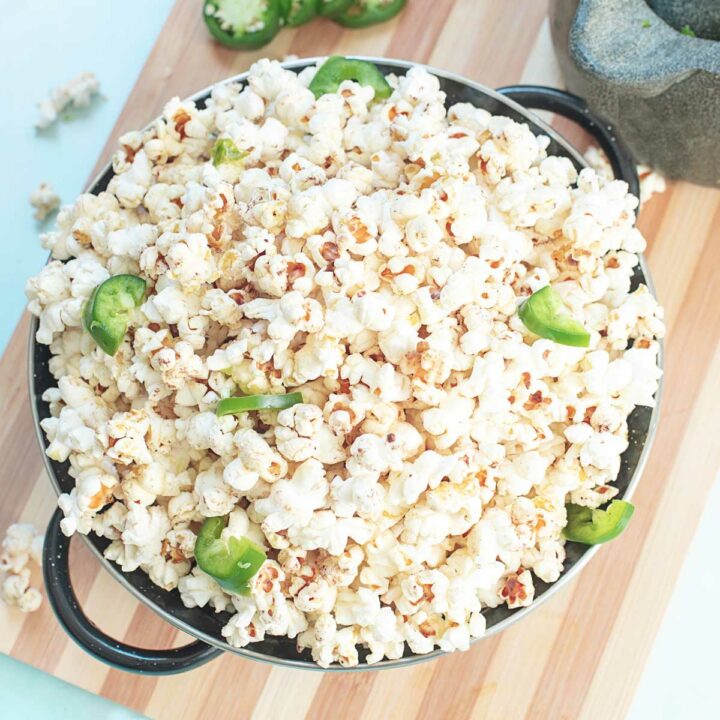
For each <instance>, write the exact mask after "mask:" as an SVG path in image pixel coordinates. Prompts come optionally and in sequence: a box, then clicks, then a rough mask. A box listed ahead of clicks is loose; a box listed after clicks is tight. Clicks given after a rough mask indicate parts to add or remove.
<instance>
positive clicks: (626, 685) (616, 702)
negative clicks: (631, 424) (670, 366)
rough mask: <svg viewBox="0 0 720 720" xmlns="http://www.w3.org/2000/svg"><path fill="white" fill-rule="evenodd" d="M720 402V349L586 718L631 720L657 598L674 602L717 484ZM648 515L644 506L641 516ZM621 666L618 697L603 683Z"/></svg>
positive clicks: (656, 617) (658, 616) (656, 618)
mask: <svg viewBox="0 0 720 720" xmlns="http://www.w3.org/2000/svg"><path fill="white" fill-rule="evenodd" d="M719 397H720V345H716V348H715V356H714V358H713V361H712V362H711V363H710V365H709V366H708V369H707V372H706V374H705V383H704V384H703V386H702V387H701V388H700V391H699V393H698V398H699V402H698V404H697V405H696V406H695V408H694V409H693V412H692V414H691V415H690V417H688V418H687V421H686V422H683V423H682V426H680V427H678V428H677V429H678V430H679V431H680V430H681V428H682V427H684V428H685V432H684V434H683V437H682V441H681V443H680V444H679V448H678V453H677V456H676V458H675V462H674V464H673V466H672V468H668V482H667V484H666V485H665V487H664V488H663V489H662V498H661V500H660V505H659V508H658V509H657V511H656V513H655V515H654V517H653V518H652V522H651V525H650V528H649V530H648V533H647V536H646V538H645V544H646V546H648V547H652V554H651V555H650V554H649V553H646V554H645V556H644V557H643V558H642V560H641V562H639V563H638V565H637V567H636V570H635V572H634V573H633V576H632V579H631V581H630V584H629V586H628V588H627V592H626V595H625V598H624V601H623V604H622V606H621V609H620V612H619V613H618V616H617V620H616V626H617V627H618V628H619V629H620V631H619V632H616V633H613V634H611V635H610V637H609V638H608V640H607V644H606V645H605V648H604V652H603V655H602V658H601V661H600V662H599V663H598V667H597V671H596V676H595V681H594V682H593V683H592V684H591V685H590V687H589V688H588V692H587V696H586V698H585V700H584V706H583V716H582V717H584V718H587V720H591V719H592V718H594V717H599V713H600V712H601V711H603V712H605V713H607V716H608V717H625V715H626V713H627V711H628V710H629V707H630V703H631V702H632V698H633V695H634V690H635V687H636V686H637V683H638V681H639V679H640V675H641V672H642V667H643V664H644V662H645V659H646V658H647V656H648V654H649V652H650V649H651V647H652V644H653V641H654V639H655V635H656V633H657V629H658V627H659V625H660V622H661V620H662V617H663V615H664V612H665V607H666V603H659V602H657V596H658V594H660V595H662V596H664V597H665V598H666V600H669V598H670V595H671V593H672V590H673V584H674V579H675V578H676V577H677V574H678V573H679V572H680V568H681V567H682V563H683V560H684V557H685V549H686V548H687V546H688V545H689V543H690V541H691V540H692V537H693V535H694V533H695V529H696V527H697V523H698V521H699V519H700V516H701V514H702V512H703V509H704V503H705V499H706V498H707V496H708V494H709V492H710V488H711V487H712V484H713V482H714V481H715V477H716V472H717V467H718V464H719V463H720V443H718V442H716V441H715V442H710V443H708V439H709V437H713V439H715V440H716V439H717V434H714V435H713V436H709V435H708V428H707V418H708V417H709V416H710V417H711V416H712V415H713V414H714V413H715V407H716V405H717V399H718V398H719ZM715 429H716V430H717V424H716V427H715ZM647 479H648V480H651V479H654V478H647ZM642 510H643V508H642V507H639V511H640V512H642ZM698 642H702V638H698ZM629 648H631V649H632V653H633V656H634V662H632V663H630V664H628V663H626V662H625V655H626V654H627V653H628V650H629ZM678 660H679V661H680V662H681V661H682V660H681V659H678ZM618 664H624V665H625V666H626V668H627V671H626V673H623V675H622V676H621V677H616V682H614V684H613V692H608V687H607V682H606V681H605V682H604V681H603V678H606V677H608V676H610V675H613V674H615V673H613V668H615V667H617V665H618Z"/></svg>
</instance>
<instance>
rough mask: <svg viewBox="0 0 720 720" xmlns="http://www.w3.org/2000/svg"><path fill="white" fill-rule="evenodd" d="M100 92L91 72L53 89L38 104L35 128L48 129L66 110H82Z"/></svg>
mask: <svg viewBox="0 0 720 720" xmlns="http://www.w3.org/2000/svg"><path fill="white" fill-rule="evenodd" d="M99 92H100V83H99V82H98V79H97V78H96V77H95V75H94V74H93V73H91V72H82V73H80V74H79V75H77V76H76V77H74V78H73V79H72V80H70V82H68V83H66V84H65V85H60V86H59V87H56V88H54V89H53V90H52V91H51V93H50V96H49V97H48V98H47V99H45V100H43V101H42V102H40V103H38V107H39V108H40V117H39V118H38V120H37V121H36V123H35V127H36V128H38V129H39V130H44V129H45V128H48V127H50V126H51V125H52V124H53V123H54V122H55V121H56V120H57V118H58V117H59V116H60V114H61V113H62V112H63V111H64V110H66V109H67V108H84V107H88V105H90V101H91V100H92V98H93V96H94V95H97V94H98V93H99Z"/></svg>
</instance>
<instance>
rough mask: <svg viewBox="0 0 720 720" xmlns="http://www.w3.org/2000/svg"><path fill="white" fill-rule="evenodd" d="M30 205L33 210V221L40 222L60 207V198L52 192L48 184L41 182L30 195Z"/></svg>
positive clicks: (51, 187)
mask: <svg viewBox="0 0 720 720" xmlns="http://www.w3.org/2000/svg"><path fill="white" fill-rule="evenodd" d="M30 204H31V205H32V206H33V207H34V208H35V214H34V217H35V219H36V220H40V221H41V222H42V221H43V220H45V218H46V217H47V216H48V215H50V214H52V213H53V212H55V210H57V209H58V207H60V196H59V195H58V194H57V193H56V192H55V190H53V186H52V185H51V184H50V183H47V182H41V183H40V185H38V187H37V188H36V189H35V190H33V191H32V192H31V193H30Z"/></svg>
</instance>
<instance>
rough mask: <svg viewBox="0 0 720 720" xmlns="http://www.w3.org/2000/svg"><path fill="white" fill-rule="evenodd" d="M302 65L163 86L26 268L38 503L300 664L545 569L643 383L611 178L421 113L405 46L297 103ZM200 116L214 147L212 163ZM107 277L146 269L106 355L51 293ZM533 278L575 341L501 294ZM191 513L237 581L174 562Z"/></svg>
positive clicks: (443, 616)
mask: <svg viewBox="0 0 720 720" xmlns="http://www.w3.org/2000/svg"><path fill="white" fill-rule="evenodd" d="M314 72H315V68H308V69H306V70H304V71H303V72H301V73H300V74H299V75H296V74H295V73H294V72H291V71H288V70H285V69H284V68H282V67H281V66H280V65H279V64H278V63H276V62H273V61H270V60H260V61H258V62H257V63H255V64H254V65H253V66H252V68H251V70H250V74H249V79H248V82H247V83H245V84H244V85H243V84H241V83H237V82H232V83H227V84H224V85H222V86H218V87H217V88H215V89H214V90H213V91H212V94H211V97H210V98H209V99H208V101H207V102H206V104H205V106H204V107H203V108H201V109H199V108H198V107H196V106H195V105H194V104H193V103H192V102H186V101H181V100H179V99H177V98H174V99H172V100H171V101H170V102H169V103H168V104H167V105H166V106H165V108H164V111H163V116H162V117H161V118H160V119H159V120H157V121H156V122H155V123H154V124H153V125H152V126H151V127H150V128H149V129H148V130H146V131H143V132H130V133H126V134H125V135H123V136H122V137H121V138H120V147H119V149H118V151H117V152H116V154H115V155H114V157H113V170H114V172H115V175H114V177H113V178H112V179H111V180H110V182H109V184H108V189H107V191H105V192H102V193H99V194H98V195H97V196H95V195H88V194H86V195H81V196H80V198H78V200H77V201H76V202H75V203H74V205H72V206H70V207H67V208H64V209H62V210H61V211H60V212H59V213H58V216H57V227H56V228H55V229H54V230H53V231H51V232H49V233H46V234H44V235H43V238H42V242H43V245H44V246H45V247H47V248H48V249H49V250H50V251H51V253H52V258H53V259H52V260H51V261H50V262H49V263H48V264H47V265H46V266H45V268H44V269H43V270H42V271H41V272H40V273H39V274H38V275H37V276H36V277H35V278H32V279H31V280H29V281H28V284H27V289H26V291H27V295H28V300H29V309H30V311H31V312H33V313H34V314H35V315H36V316H37V317H38V319H39V322H38V331H37V340H38V342H40V343H44V344H46V345H48V346H49V349H50V353H51V356H52V358H51V360H50V369H51V372H52V373H53V375H54V377H56V378H57V379H58V380H57V387H55V388H48V389H47V390H46V391H45V393H44V394H43V400H44V401H45V402H47V403H48V407H49V411H50V412H49V416H48V417H46V418H45V419H44V420H43V421H42V427H43V429H44V431H45V433H46V436H47V440H48V446H47V454H48V455H49V456H50V457H51V458H52V459H54V460H56V461H59V462H64V461H68V462H69V466H70V470H69V472H70V476H71V477H72V478H74V487H72V488H70V490H69V492H67V493H65V494H63V495H61V497H60V498H59V501H58V504H59V506H60V508H61V509H62V511H63V515H64V517H63V520H62V523H61V528H62V531H63V532H64V533H66V534H68V535H70V534H72V533H74V532H80V533H89V532H95V533H97V534H99V535H101V536H103V537H105V538H107V539H108V540H109V541H110V544H109V545H108V547H107V549H106V551H105V555H106V557H107V558H108V559H110V560H112V561H113V562H116V563H118V564H119V566H120V567H121V568H122V569H123V570H125V571H128V572H130V571H134V570H136V569H140V570H141V571H143V572H145V573H146V574H147V575H148V576H149V578H150V580H151V581H152V582H153V583H155V584H156V585H158V587H161V588H163V589H165V590H168V591H174V590H175V589H177V591H178V592H179V593H180V598H181V600H182V602H183V604H184V605H185V606H187V607H189V608H193V607H210V608H213V609H214V610H215V611H216V612H228V613H229V619H228V620H227V622H226V623H225V625H224V627H223V630H222V633H223V636H224V637H225V638H226V640H227V642H228V643H229V644H231V645H233V646H235V647H245V646H248V645H251V644H252V643H255V642H259V641H262V640H263V639H265V638H269V637H272V636H285V637H289V638H295V637H297V644H298V647H299V648H301V649H302V648H308V649H309V651H310V654H311V655H312V657H313V659H314V660H315V661H316V662H317V663H319V664H320V665H322V666H324V667H325V666H328V665H332V664H333V663H339V664H341V665H343V666H352V665H356V664H358V663H359V662H360V657H363V658H364V661H366V662H368V663H374V662H379V661H381V660H382V659H383V658H390V659H394V658H398V657H402V655H403V653H404V652H405V651H406V648H408V647H409V649H410V650H411V651H412V652H415V653H429V652H432V651H433V650H435V649H437V648H440V649H441V650H444V651H448V652H449V651H453V650H465V649H467V648H468V646H469V644H470V643H471V642H472V641H473V639H475V638H478V637H482V635H483V634H484V633H485V616H484V615H483V613H484V611H485V610H486V609H487V608H494V607H497V606H499V605H505V606H507V607H509V608H519V607H525V606H527V605H529V604H530V603H532V602H533V598H534V593H535V583H536V582H537V580H538V579H539V580H541V581H543V582H546V583H552V582H555V581H556V580H557V579H558V578H559V577H560V576H561V574H562V572H563V568H564V563H565V546H564V544H565V540H564V538H563V535H562V529H563V527H564V525H565V523H566V520H567V518H566V511H565V504H566V503H567V502H568V501H571V502H575V503H579V504H583V505H586V506H588V507H600V506H602V505H603V504H605V503H606V502H607V501H608V500H609V499H611V498H612V497H614V496H616V495H617V493H618V490H617V488H616V486H615V480H616V479H617V476H618V473H619V469H620V464H621V458H622V454H623V452H624V451H625V449H626V448H627V444H628V426H627V418H628V416H629V414H630V413H631V412H632V411H633V409H634V408H635V407H637V406H648V407H651V406H652V405H653V404H654V402H655V394H656V391H657V387H658V380H659V378H660V370H659V369H658V367H657V359H658V354H659V344H658V340H659V339H660V338H661V337H662V335H663V333H664V326H663V317H662V309H661V308H660V307H659V306H658V305H657V302H656V301H655V299H654V298H653V297H652V295H651V294H650V292H649V291H648V289H647V288H646V287H644V286H642V285H640V286H637V287H634V286H633V284H632V279H633V277H634V273H635V270H636V267H637V264H638V253H640V252H642V250H643V249H644V246H645V241H644V239H643V238H642V235H641V234H640V232H639V231H638V230H637V229H636V228H635V227H634V225H633V223H634V209H635V206H636V200H635V199H633V198H631V197H629V196H628V195H627V188H626V186H625V185H624V183H621V182H618V181H612V180H608V179H605V178H603V177H601V176H600V175H599V174H597V173H595V172H594V171H592V170H588V169H586V170H583V171H582V172H580V173H579V174H578V173H577V172H576V170H575V168H574V166H573V165H572V163H571V162H569V161H568V160H567V159H564V158H558V157H553V156H547V152H546V151H547V147H548V139H547V138H543V137H535V136H534V135H533V134H532V132H531V131H530V130H529V128H528V127H527V126H525V125H523V124H520V123H517V122H515V121H513V120H511V119H509V118H504V117H498V116H493V115H491V114H490V113H488V112H487V111H485V110H482V109H478V108H474V107H473V106H471V105H469V104H466V103H461V104H457V105H454V106H452V107H451V108H450V109H449V110H446V108H445V96H444V94H443V93H442V92H441V91H440V86H439V82H438V80H437V78H434V77H432V76H431V75H429V74H428V73H427V72H426V71H425V70H424V69H422V68H413V69H411V70H410V71H408V73H407V74H406V75H405V76H404V77H401V78H394V77H391V78H390V83H391V86H392V87H393V88H394V90H393V93H392V95H391V97H390V98H388V99H386V100H376V99H375V98H374V93H373V91H372V89H371V88H368V87H364V86H361V85H359V84H357V83H355V82H353V81H345V82H343V83H342V84H341V87H340V91H339V92H337V93H328V94H326V95H323V96H322V97H320V98H317V99H316V98H315V96H314V95H313V94H312V92H310V90H308V87H307V86H308V84H309V82H310V80H311V78H312V76H313V74H314ZM218 138H222V139H228V140H231V141H232V142H233V143H234V144H235V145H236V147H237V148H238V149H239V150H241V151H242V152H243V153H244V159H243V162H242V164H240V163H237V164H230V163H226V164H221V165H218V166H214V165H213V163H212V161H211V160H210V159H209V157H210V150H211V148H212V145H213V143H214V142H215V141H216V140H217V139H218ZM119 273H131V274H135V275H140V276H141V277H143V278H144V279H145V280H146V282H147V292H146V297H145V298H144V302H143V303H142V305H141V306H140V307H139V308H136V309H135V310H134V312H133V314H132V317H131V318H130V322H129V327H128V332H127V338H126V341H125V342H123V343H122V345H121V346H120V349H119V350H118V352H117V353H116V355H114V356H112V357H110V356H108V355H106V354H105V353H103V352H102V351H101V350H100V349H98V348H97V346H96V344H95V343H94V341H93V340H92V338H91V337H90V336H89V335H88V333H86V332H85V331H84V330H83V327H82V308H83V306H84V304H85V302H86V301H87V298H89V297H90V295H91V293H92V292H93V290H94V288H95V287H96V286H97V285H98V284H99V283H101V282H103V281H104V280H105V279H106V278H107V277H109V276H111V275H115V274H119ZM548 284H550V285H552V286H553V287H554V288H555V289H556V290H557V292H558V293H559V294H560V296H561V297H562V299H563V301H564V302H565V303H566V304H567V305H568V307H569V310H570V312H571V313H572V315H573V317H576V318H577V319H578V320H580V321H581V322H583V324H584V325H585V326H586V327H587V328H588V330H589V331H590V335H591V343H590V347H589V348H574V347H566V346H562V345H558V344H556V343H554V342H552V341H550V340H547V339H543V338H537V337H535V336H534V335H532V334H530V333H529V332H528V331H527V330H526V328H525V327H524V325H523V324H522V322H521V321H520V319H519V317H518V313H517V308H518V305H519V303H521V302H522V301H523V300H524V299H525V298H526V297H527V296H528V295H529V294H530V293H532V292H535V291H537V290H539V289H541V288H542V287H544V286H546V285H548ZM631 287H633V288H634V289H633V290H632V291H631ZM294 392H299V393H301V395H302V402H300V403H297V404H295V405H293V406H291V407H289V408H286V409H283V410H280V411H276V410H259V411H249V412H241V413H237V414H234V415H226V416H223V417H218V416H217V414H216V409H217V405H218V403H219V402H220V400H221V399H223V398H228V397H237V396H241V395H250V394H288V393H294ZM210 517H226V518H227V524H226V527H225V529H224V530H223V538H225V539H227V538H229V537H247V538H249V539H251V540H252V541H253V542H255V543H256V544H257V545H259V546H261V547H262V548H264V550H265V552H266V554H267V560H266V561H265V562H264V563H263V565H262V567H261V569H260V570H259V572H258V573H257V574H256V575H255V576H254V577H253V578H252V580H251V581H250V593H249V595H238V594H236V593H231V592H228V591H225V590H224V589H223V588H222V587H220V585H218V583H217V582H216V581H215V580H214V579H213V578H212V577H210V576H209V575H207V574H205V573H204V572H203V571H202V570H201V569H200V568H199V567H198V566H197V563H196V561H195V557H194V548H195V542H196V536H197V535H196V534H197V532H198V528H199V526H200V524H201V523H202V522H204V520H205V519H206V518H210ZM36 544H37V540H36V539H34V536H33V534H32V533H31V532H29V530H27V529H22V528H21V529H16V530H13V531H12V537H11V538H9V539H8V540H7V541H6V546H5V549H4V550H3V551H2V552H1V553H0V565H3V566H4V567H6V568H8V571H9V572H10V573H11V575H10V576H9V580H7V581H6V583H7V587H6V588H5V590H4V592H5V595H6V596H8V597H9V598H10V599H11V602H14V603H16V604H18V605H20V606H22V607H26V608H29V607H32V606H34V605H35V604H36V603H37V597H36V594H35V593H34V592H33V591H32V589H31V588H30V585H29V584H28V574H27V568H26V563H27V559H28V558H29V557H30V556H31V555H32V554H33V552H37V548H35V549H34V550H33V548H34V547H35V545H36Z"/></svg>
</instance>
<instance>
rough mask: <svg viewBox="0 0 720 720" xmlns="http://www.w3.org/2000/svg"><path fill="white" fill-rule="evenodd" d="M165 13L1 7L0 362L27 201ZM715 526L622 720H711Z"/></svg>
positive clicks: (28, 252)
mask: <svg viewBox="0 0 720 720" xmlns="http://www.w3.org/2000/svg"><path fill="white" fill-rule="evenodd" d="M184 1H185V2H194V1H195V0H184ZM172 4H173V0H0V87H1V88H2V104H1V107H2V109H3V112H2V119H1V120H0V133H1V134H2V148H3V151H2V168H3V171H2V173H0V223H1V225H0V227H2V229H3V232H2V238H1V239H0V350H2V349H3V348H4V347H5V345H6V343H7V340H8V339H9V338H10V335H11V333H12V331H13V329H14V327H15V324H16V322H17V320H18V318H19V317H20V314H21V312H22V309H23V307H24V304H25V300H24V295H23V288H24V284H25V280H26V278H27V277H28V276H30V275H31V274H33V273H35V272H37V271H38V270H39V269H40V267H41V266H42V264H43V262H44V261H45V257H46V254H47V253H46V251H45V250H43V249H42V248H41V247H40V245H39V242H38V240H37V234H38V231H39V230H41V229H42V228H41V227H40V226H39V224H38V223H37V222H36V221H35V220H34V219H33V217H32V209H31V208H30V206H29V204H28V197H29V195H30V193H31V192H32V190H33V189H35V187H36V186H37V185H38V184H39V183H40V182H41V181H43V180H46V181H49V182H51V183H52V184H53V185H54V186H55V189H56V190H57V192H58V193H59V194H60V196H61V198H62V200H63V201H64V202H65V203H68V202H71V201H72V199H73V198H74V197H75V196H76V195H77V194H78V193H79V192H80V191H81V189H82V188H83V186H84V184H85V182H86V181H87V179H88V176H89V173H90V171H91V169H92V167H93V165H94V163H95V161H96V159H97V157H98V155H99V153H100V150H101V149H102V147H103V145H104V144H105V142H106V140H107V137H108V135H109V133H110V130H111V129H112V127H113V125H114V122H115V119H116V118H117V116H118V113H119V112H120V110H121V108H122V107H123V105H124V103H125V100H126V98H127V95H128V93H129V91H130V89H131V88H132V86H133V84H134V83H135V80H136V78H137V75H138V73H139V71H140V69H141V67H142V65H143V63H144V62H145V58H146V57H147V54H148V53H149V51H150V49H151V47H152V45H153V42H154V40H155V38H156V37H157V34H158V32H159V31H160V28H161V27H162V24H163V23H164V21H165V19H166V17H167V14H168V12H169V10H170V8H171V7H172ZM84 70H90V71H92V72H94V73H95V74H96V75H97V76H98V78H99V79H100V82H101V84H102V89H103V94H104V99H102V100H100V101H96V102H95V103H94V105H93V107H92V108H91V110H90V111H89V112H88V113H86V114H84V115H83V116H81V117H79V118H77V119H76V120H73V121H72V122H60V123H58V125H57V126H56V127H55V128H54V130H52V131H50V132H48V133H43V134H37V133H36V131H35V129H34V121H35V118H36V103H37V102H38V101H39V100H41V99H43V98H44V97H45V96H46V94H47V92H48V91H49V90H50V88H52V87H54V86H56V85H59V84H62V83H65V82H67V81H68V80H70V79H71V78H72V77H74V76H75V75H76V74H77V73H79V72H82V71H84ZM51 222H52V221H50V222H48V223H47V225H50V224H51ZM717 518H720V486H718V485H717V484H716V486H715V489H714V491H713V493H712V497H711V501H710V503H709V506H708V508H707V509H706V512H705V517H704V520H703V523H702V524H701V527H700V529H699V531H698V534H697V537H696V538H695V541H694V542H693V545H692V547H691V552H690V555H689V557H688V558H687V561H686V564H685V567H684V569H683V572H682V574H681V576H680V580H679V582H678V584H677V589H676V591H675V593H674V596H673V598H672V602H671V603H670V606H669V608H668V612H667V615H666V617H665V620H664V622H663V626H662V629H661V632H660V634H659V636H658V638H657V640H656V643H655V647H654V649H653V652H652V655H651V657H650V660H649V662H648V664H647V666H646V669H645V672H644V674H643V678H642V681H641V683H640V687H639V690H638V692H637V695H636V697H635V700H634V703H633V706H632V710H631V712H630V715H629V717H630V718H631V719H632V720H646V719H647V720H685V718H695V717H698V718H700V717H702V718H710V717H718V710H717V708H718V704H717V701H716V686H717V668H718V660H717V648H718V647H720V623H719V622H718V619H717V618H718V612H717V609H716V608H715V604H716V602H717V599H718V598H720V573H719V572H717V570H716V569H715V568H716V564H717V553H716V548H717V545H718V543H717V528H716V524H717ZM713 519H714V520H715V523H714V524H713ZM657 582H658V583H659V584H660V583H662V579H661V578H658V579H657ZM0 688H2V690H3V694H2V698H0V717H3V718H4V717H8V718H10V717H12V718H15V717H17V718H22V719H23V720H50V719H51V718H52V720H62V719H64V718H68V719H70V718H72V720H85V718H88V720H89V719H90V718H93V720H94V719H98V720H101V719H111V720H121V719H122V720H124V719H125V718H131V717H138V716H136V715H134V714H132V713H129V712H127V711H124V710H122V709H120V708H118V707H117V706H115V705H112V704H110V703H106V702H104V701H102V700H101V699H99V698H96V697H93V696H91V695H88V694H87V693H85V692H83V691H81V690H77V689H76V688H73V687H71V686H69V685H67V684H65V683H62V682H60V681H58V680H55V679H54V678H51V677H50V676H48V675H45V674H43V673H40V672H39V671H37V670H34V669H32V668H29V667H28V666H25V665H22V664H20V663H17V662H15V661H12V660H10V659H8V658H4V657H3V656H1V655H0ZM38 698H41V699H42V702H38ZM50 708H52V710H50Z"/></svg>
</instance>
